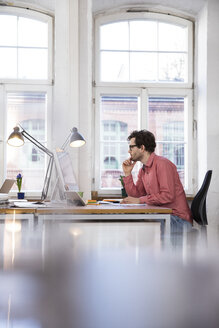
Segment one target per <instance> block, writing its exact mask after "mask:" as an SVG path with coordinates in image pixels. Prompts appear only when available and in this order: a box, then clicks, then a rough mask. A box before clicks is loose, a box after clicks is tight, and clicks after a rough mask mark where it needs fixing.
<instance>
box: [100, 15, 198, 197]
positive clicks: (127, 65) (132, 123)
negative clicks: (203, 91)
mask: <svg viewBox="0 0 219 328" xmlns="http://www.w3.org/2000/svg"><path fill="white" fill-rule="evenodd" d="M95 29H96V40H95V41H96V48H95V55H96V60H95V90H96V92H95V97H96V102H95V104H96V107H95V110H96V118H97V119H96V122H95V124H96V127H95V131H96V152H95V156H96V157H97V158H99V164H96V163H95V186H94V188H95V190H98V192H99V193H100V194H101V193H102V194H104V193H105V192H107V193H115V192H118V193H119V192H120V187H121V184H120V181H119V176H120V174H122V162H123V160H124V159H126V158H128V156H129V155H128V143H127V137H128V135H129V134H130V132H131V131H133V130H135V129H148V130H150V131H152V132H153V133H154V134H155V137H156V141H157V148H156V153H157V154H159V155H161V156H165V157H167V158H169V159H170V160H171V161H172V162H174V163H175V165H176V166H177V170H178V172H179V175H180V179H181V181H182V183H183V185H184V187H185V190H186V191H187V192H192V175H191V173H190V171H191V170H189V167H190V166H191V165H192V159H191V156H190V157H189V156H188V154H189V153H190V154H191V153H192V152H191V149H192V124H191V122H192V119H193V118H192V69H193V54H192V23H191V22H190V21H188V20H185V19H181V18H177V17H172V16H170V15H165V14H153V13H121V14H116V15H110V16H101V17H97V18H96V27H95ZM138 169H139V167H135V172H134V178H135V179H136V173H137V171H138Z"/></svg>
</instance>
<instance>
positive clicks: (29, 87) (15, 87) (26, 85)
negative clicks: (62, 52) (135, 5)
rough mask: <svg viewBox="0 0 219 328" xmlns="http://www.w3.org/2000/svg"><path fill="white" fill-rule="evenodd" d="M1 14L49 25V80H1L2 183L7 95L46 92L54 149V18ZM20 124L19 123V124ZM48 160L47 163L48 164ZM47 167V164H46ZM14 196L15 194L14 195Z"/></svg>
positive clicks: (15, 11) (21, 11) (12, 11)
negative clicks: (52, 122)
mask: <svg viewBox="0 0 219 328" xmlns="http://www.w3.org/2000/svg"><path fill="white" fill-rule="evenodd" d="M0 13H4V14H8V15H14V16H22V17H26V18H30V19H36V20H39V21H42V22H46V23H48V78H47V79H44V80H41V79H0V114H1V117H2V119H1V120H0V156H1V158H3V159H4V160H3V161H1V163H0V181H4V179H5V177H6V172H7V168H6V143H7V138H8V136H7V129H6V127H7V124H6V122H7V93H8V92H45V93H47V112H46V125H45V126H46V142H47V147H48V149H51V148H52V144H51V141H52V126H51V124H49V122H51V120H52V90H53V75H54V74H53V49H54V47H53V17H52V16H51V15H48V14H44V13H41V12H38V11H35V10H32V9H25V8H18V7H9V6H4V7H3V6H0ZM18 123H19V122H18ZM47 160H48V159H47V158H46V162H47ZM46 165H47V164H46ZM26 195H27V196H30V197H35V196H36V197H38V196H40V195H41V190H40V191H39V192H31V191H29V192H27V193H26ZM12 196H13V193H12Z"/></svg>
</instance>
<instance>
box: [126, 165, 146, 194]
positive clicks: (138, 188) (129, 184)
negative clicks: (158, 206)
mask: <svg viewBox="0 0 219 328" xmlns="http://www.w3.org/2000/svg"><path fill="white" fill-rule="evenodd" d="M123 181H124V184H125V190H126V192H127V194H128V195H129V196H131V197H138V198H139V197H141V196H144V195H146V191H145V188H144V185H143V182H142V169H140V171H139V173H138V180H137V182H136V184H135V183H134V181H133V177H132V175H131V174H130V175H129V176H127V177H124V178H123Z"/></svg>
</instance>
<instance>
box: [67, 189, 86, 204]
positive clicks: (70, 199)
mask: <svg viewBox="0 0 219 328" xmlns="http://www.w3.org/2000/svg"><path fill="white" fill-rule="evenodd" d="M65 196H66V199H67V203H70V204H73V205H76V206H85V205H86V203H85V201H84V200H83V198H82V197H81V196H80V195H79V194H78V193H77V191H70V190H69V191H65Z"/></svg>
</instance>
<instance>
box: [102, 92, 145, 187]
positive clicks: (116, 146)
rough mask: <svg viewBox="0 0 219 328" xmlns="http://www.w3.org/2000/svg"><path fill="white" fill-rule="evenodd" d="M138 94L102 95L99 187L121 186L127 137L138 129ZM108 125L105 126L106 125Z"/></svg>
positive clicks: (126, 153) (126, 150)
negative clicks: (136, 95) (135, 95)
mask: <svg viewBox="0 0 219 328" xmlns="http://www.w3.org/2000/svg"><path fill="white" fill-rule="evenodd" d="M138 102H139V100H138V97H131V96H130V97H128V96H102V97H101V108H100V139H101V140H100V163H101V165H100V188H121V183H120V181H119V177H120V175H121V174H123V171H122V162H123V161H124V160H125V159H126V158H128V157H129V154H128V142H127V137H128V135H129V133H130V132H131V131H133V130H136V129H138ZM106 127H107V128H106Z"/></svg>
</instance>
